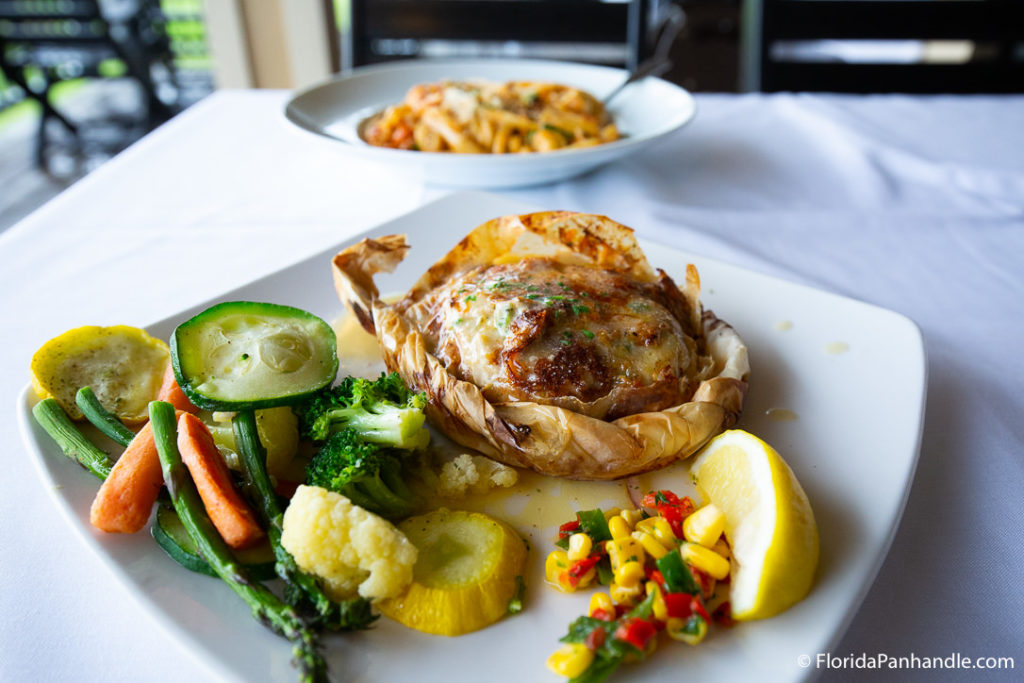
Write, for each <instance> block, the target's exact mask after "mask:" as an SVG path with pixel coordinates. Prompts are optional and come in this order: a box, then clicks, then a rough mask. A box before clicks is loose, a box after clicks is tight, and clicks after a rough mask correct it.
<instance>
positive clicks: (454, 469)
mask: <svg viewBox="0 0 1024 683" xmlns="http://www.w3.org/2000/svg"><path fill="white" fill-rule="evenodd" d="M517 481H519V473H518V472H516V471H515V470H514V469H512V468H511V467H508V466H506V465H503V464H501V463H500V462H495V461H494V460H491V459H490V458H485V457H484V456H482V455H470V454H469V453H463V454H461V455H459V456H458V457H456V458H455V459H454V460H450V461H449V462H446V463H444V465H442V466H441V475H440V477H439V478H438V485H437V489H438V491H437V492H438V493H439V494H440V495H441V496H443V497H445V498H461V497H462V496H464V495H466V493H467V492H472V493H486V492H487V490H488V489H492V488H507V487H509V486H513V485H514V484H515V483H516V482H517Z"/></svg>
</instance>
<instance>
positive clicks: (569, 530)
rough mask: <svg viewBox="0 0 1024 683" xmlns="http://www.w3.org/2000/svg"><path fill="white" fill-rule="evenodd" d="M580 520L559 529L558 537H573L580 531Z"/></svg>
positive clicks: (567, 523)
mask: <svg viewBox="0 0 1024 683" xmlns="http://www.w3.org/2000/svg"><path fill="white" fill-rule="evenodd" d="M579 528H580V520H578V519H574V520H573V521H571V522H566V523H565V524H563V525H562V526H560V527H558V537H559V538H565V537H566V536H572V535H573V534H574V533H575V532H577V531H579Z"/></svg>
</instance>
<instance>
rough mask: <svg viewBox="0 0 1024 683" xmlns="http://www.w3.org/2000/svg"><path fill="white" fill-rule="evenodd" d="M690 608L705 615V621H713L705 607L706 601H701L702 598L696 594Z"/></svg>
mask: <svg viewBox="0 0 1024 683" xmlns="http://www.w3.org/2000/svg"><path fill="white" fill-rule="evenodd" d="M690 609H691V610H693V611H694V612H696V613H697V614H699V615H701V616H702V617H704V621H706V622H708V623H709V624H710V623H711V617H710V616H708V611H707V610H706V609H704V603H703V602H701V599H700V598H698V597H697V596H696V595H694V596H693V599H692V600H690Z"/></svg>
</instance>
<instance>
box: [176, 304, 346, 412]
mask: <svg viewBox="0 0 1024 683" xmlns="http://www.w3.org/2000/svg"><path fill="white" fill-rule="evenodd" d="M171 362H172V363H173V365H174V374H175V377H176V379H177V380H178V384H179V385H180V386H181V389H182V391H184V392H185V395H186V396H188V397H189V399H190V400H191V401H192V402H193V403H195V404H196V405H197V406H199V407H200V408H205V409H207V410H234V411H237V410H248V409H253V408H272V407H274V406H280V405H289V404H292V403H295V402H297V401H299V400H301V399H302V398H304V397H306V396H308V395H309V394H312V393H314V392H316V391H318V390H320V389H322V388H324V387H326V386H329V385H330V384H331V383H332V382H333V381H334V378H335V376H336V375H337V373H338V355H337V340H336V338H335V335H334V330H333V329H332V328H331V326H330V325H328V324H327V323H326V322H324V321H323V320H321V319H320V318H318V317H316V316H315V315H313V314H312V313H308V312H306V311H303V310H301V309H298V308H292V307H291V306H281V305H278V304H267V303H256V302H252V301H229V302H225V303H221V304H217V305H215V306H212V307H211V308H208V309H206V310H205V311H203V312H202V313H200V314H198V315H196V316H195V317H193V318H192V319H190V320H188V321H186V322H184V323H182V324H181V325H179V326H178V328H177V329H176V330H175V331H174V334H173V335H172V336H171Z"/></svg>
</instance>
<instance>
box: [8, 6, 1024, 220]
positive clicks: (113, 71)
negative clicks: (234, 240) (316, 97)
mask: <svg viewBox="0 0 1024 683" xmlns="http://www.w3.org/2000/svg"><path fill="white" fill-rule="evenodd" d="M445 57H448V58H452V57H459V58H466V57H474V58H476V57H480V58H487V57H506V58H507V57H515V58H520V57H521V58H544V59H566V60H572V61H584V62H591V63H596V64H607V65H612V66H618V67H623V68H627V69H633V68H636V67H637V66H638V65H640V64H643V63H645V61H647V60H652V59H667V60H668V61H670V62H671V68H670V70H669V71H668V72H667V74H666V75H665V76H664V78H666V79H668V80H670V81H673V82H675V83H678V84H679V85H682V86H683V87H685V88H687V89H689V90H691V91H695V92H740V91H764V92H777V91H784V90H789V91H831V92H848V93H873V92H913V93H1012V92H1024V0H0V67H2V71H0V231H2V230H3V229H5V228H6V227H8V226H10V225H12V224H13V223H15V222H16V221H17V220H19V219H20V218H22V217H23V216H25V215H27V214H28V213H30V212H31V211H32V210H34V209H35V208H36V207H38V206H39V205H41V204H42V203H44V202H45V201H47V200H48V199H50V198H51V197H53V196H55V195H56V194H57V193H59V192H60V191H61V190H62V189H63V188H64V187H66V186H67V185H68V184H70V183H72V182H74V181H75V180H77V179H78V178H81V177H82V176H83V175H85V174H87V173H89V172H91V171H93V170H95V169H96V168H97V167H99V166H100V165H101V164H103V162H104V161H106V160H107V159H109V158H111V157H112V156H113V155H115V154H117V153H118V152H119V151H121V150H122V149H124V148H125V147H127V146H128V145H130V144H131V143H132V142H134V141H135V140H137V139H138V138H139V137H141V136H143V135H145V134H146V133H147V132H148V131H150V130H152V129H154V128H155V127H157V126H159V125H160V124H161V123H163V122H165V121H167V120H168V119H170V118H172V117H173V116H175V115H177V114H179V113H180V112H182V111H184V110H185V109H186V108H188V107H189V106H191V105H193V104H195V103H196V102H198V101H199V100H201V99H202V98H203V97H206V96H207V95H209V94H210V93H212V92H214V91H215V90H216V89H218V88H283V89H293V88H301V87H305V86H308V85H311V84H313V83H316V82H317V81H320V80H323V79H325V78H328V77H329V76H330V75H331V74H334V73H338V72H344V71H347V70H348V69H351V68H354V67H358V66H362V65H366V64H374V63H380V62H386V61H389V60H395V59H411V58H445Z"/></svg>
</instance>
